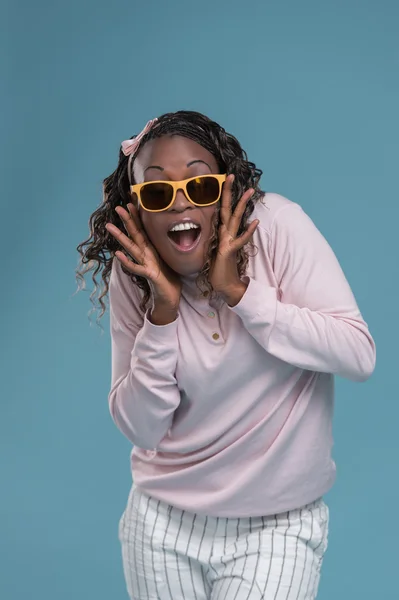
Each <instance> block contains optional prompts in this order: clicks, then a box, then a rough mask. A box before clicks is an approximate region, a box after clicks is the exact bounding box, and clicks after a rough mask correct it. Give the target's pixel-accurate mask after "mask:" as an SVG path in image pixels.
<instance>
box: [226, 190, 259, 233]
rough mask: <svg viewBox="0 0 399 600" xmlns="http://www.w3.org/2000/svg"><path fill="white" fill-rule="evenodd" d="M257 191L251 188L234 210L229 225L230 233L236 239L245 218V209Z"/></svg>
mask: <svg viewBox="0 0 399 600" xmlns="http://www.w3.org/2000/svg"><path fill="white" fill-rule="evenodd" d="M254 192H255V190H254V189H252V188H250V189H249V190H247V191H246V192H245V193H244V194H243V195H242V197H241V199H240V201H239V202H238V204H237V206H236V207H235V209H234V212H233V214H232V215H231V217H230V223H229V227H228V229H229V233H230V234H231V235H232V236H233V237H235V236H236V235H237V232H238V230H239V228H240V225H241V220H242V217H243V214H244V212H245V209H246V207H247V204H248V201H249V200H250V198H252V196H253V195H254Z"/></svg>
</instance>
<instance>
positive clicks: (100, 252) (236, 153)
mask: <svg viewBox="0 0 399 600" xmlns="http://www.w3.org/2000/svg"><path fill="white" fill-rule="evenodd" d="M165 135H179V136H183V137H187V138H190V139H191V140H194V141H195V142H197V144H200V145H201V146H203V147H204V148H205V149H206V150H208V151H209V152H210V153H211V154H212V155H213V156H214V157H215V159H216V161H217V164H218V166H219V169H220V173H226V174H227V175H229V174H230V173H234V175H235V179H234V183H233V189H232V210H234V208H235V207H236V205H237V203H238V201H239V200H240V198H241V196H242V194H243V193H244V192H245V191H246V190H247V189H249V188H253V189H254V194H253V196H252V197H251V199H250V200H249V201H248V203H247V206H246V209H245V212H244V214H243V217H242V219H241V224H240V228H239V230H238V234H237V235H241V234H242V233H243V232H244V231H245V229H246V227H247V224H248V219H249V217H250V215H251V214H252V212H253V210H254V207H255V204H256V203H257V202H258V201H259V200H260V199H261V198H262V196H263V195H264V193H263V192H262V191H261V189H260V188H259V180H260V177H261V175H262V171H261V170H260V169H257V168H256V166H255V164H254V163H252V162H249V161H248V159H247V154H246V152H245V151H244V150H243V149H242V148H241V145H240V144H239V142H238V140H237V139H236V138H235V137H234V136H232V135H231V134H229V133H227V132H226V131H225V130H224V129H223V127H221V126H220V125H218V123H216V122H215V121H212V120H211V119H209V118H208V117H206V116H204V115H202V114H200V113H198V112H194V111H178V112H174V113H167V114H164V115H162V116H161V117H159V118H158V120H157V121H156V123H155V124H154V125H153V127H152V128H151V129H150V131H149V132H148V133H146V134H145V135H144V136H143V138H142V139H141V141H140V143H139V145H138V147H137V149H136V151H135V153H134V155H133V156H132V157H131V159H130V160H128V158H127V157H126V156H125V155H124V154H123V152H122V150H120V151H119V163H118V166H117V167H116V169H115V171H114V172H113V173H111V175H109V176H108V177H106V178H105V179H104V182H103V200H102V202H101V204H100V206H99V207H98V208H97V209H96V210H95V211H94V212H93V213H92V215H91V216H90V218H89V229H90V237H89V238H88V239H87V240H85V241H83V242H81V243H80V244H79V245H78V246H77V251H78V253H79V254H80V262H79V265H78V268H77V269H76V279H77V282H78V290H77V291H79V290H81V289H85V280H84V275H85V274H86V273H87V272H89V271H93V273H92V281H93V283H94V290H93V292H92V293H91V295H90V300H91V302H92V304H93V308H92V311H93V310H95V309H96V308H98V309H99V310H100V314H99V316H98V318H97V322H98V321H99V319H101V317H102V316H103V315H104V313H105V311H106V304H105V302H104V298H105V297H106V296H107V293H108V287H109V278H110V274H111V268H112V262H113V260H114V255H115V252H116V251H117V250H120V244H119V243H118V242H117V240H116V239H115V238H114V237H113V236H112V235H111V234H110V233H109V232H108V231H107V229H106V228H105V225H106V223H113V224H115V225H116V226H117V227H120V218H119V216H118V214H117V213H116V211H115V207H116V206H118V205H121V206H123V207H124V208H126V207H127V204H128V203H129V202H131V196H130V181H131V183H132V184H134V183H136V182H135V181H134V175H133V164H134V160H135V157H136V156H137V154H138V153H139V152H140V149H141V148H142V147H143V146H144V145H145V144H146V143H147V142H148V141H150V140H153V139H156V138H159V137H162V136H165ZM134 137H136V136H132V138H131V139H134ZM128 169H129V170H130V172H129V173H128ZM219 224H220V222H219V216H218V217H217V218H216V219H215V220H214V222H213V232H212V237H211V240H210V244H209V248H208V252H207V256H206V259H205V263H204V265H203V267H202V270H201V272H200V273H199V275H198V277H197V285H198V287H199V288H200V289H201V290H202V291H208V293H209V294H210V296H212V294H213V289H212V285H211V284H210V282H209V279H208V276H209V271H210V268H211V265H212V262H213V260H214V258H215V257H216V254H217V248H218V229H219ZM251 245H252V244H251V243H250V244H248V245H247V246H244V248H241V249H240V250H239V251H238V255H237V266H238V273H239V276H240V277H242V276H243V275H244V274H245V272H246V268H247V265H248V259H249V256H250V252H249V248H248V246H251ZM252 246H253V245H252ZM122 270H123V271H124V272H125V273H126V275H127V276H129V277H130V278H131V280H132V281H133V283H135V284H136V285H137V286H138V287H139V288H140V289H141V290H142V300H141V304H140V308H141V310H142V311H143V312H145V311H146V309H147V307H148V303H149V301H150V297H151V293H150V287H149V284H148V281H147V280H146V279H145V278H144V277H139V276H137V275H134V274H132V273H130V272H128V271H127V270H126V269H125V268H124V267H123V265H122ZM100 271H101V279H102V284H103V285H102V287H100V286H99V283H98V282H97V275H98V274H99V273H100ZM96 300H97V301H98V304H99V306H96ZM92 311H91V312H92Z"/></svg>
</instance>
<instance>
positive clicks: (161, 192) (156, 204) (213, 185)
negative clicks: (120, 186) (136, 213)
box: [130, 175, 227, 212]
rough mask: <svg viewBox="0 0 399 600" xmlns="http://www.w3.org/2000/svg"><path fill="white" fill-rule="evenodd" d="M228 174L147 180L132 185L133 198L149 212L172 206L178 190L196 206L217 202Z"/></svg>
mask: <svg viewBox="0 0 399 600" xmlns="http://www.w3.org/2000/svg"><path fill="white" fill-rule="evenodd" d="M226 177H227V175H199V176H198V177H190V179H183V180H182V181H146V182H144V183H137V184H135V185H132V186H130V191H131V193H132V200H133V201H134V202H135V201H136V202H137V201H138V202H139V203H140V205H141V206H142V207H143V209H144V210H147V211H148V212H161V211H162V210H167V209H168V208H170V207H171V206H172V204H173V202H174V201H175V198H176V193H177V191H178V190H183V192H184V193H185V195H186V198H187V200H189V201H190V202H191V203H192V204H194V205H195V206H210V205H211V204H215V203H216V202H217V201H218V200H219V199H220V196H221V195H222V186H223V183H224V182H225V181H226Z"/></svg>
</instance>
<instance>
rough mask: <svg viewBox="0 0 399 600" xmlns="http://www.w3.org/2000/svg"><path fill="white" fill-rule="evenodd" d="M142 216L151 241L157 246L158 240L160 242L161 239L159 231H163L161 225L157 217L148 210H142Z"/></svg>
mask: <svg viewBox="0 0 399 600" xmlns="http://www.w3.org/2000/svg"><path fill="white" fill-rule="evenodd" d="M140 218H141V222H142V224H143V227H144V231H145V232H146V234H147V236H148V238H149V240H150V242H151V243H152V244H153V245H154V246H155V247H157V241H158V242H159V239H160V236H159V232H160V231H161V227H160V226H159V224H158V223H157V221H156V219H154V217H153V215H151V214H149V213H147V212H146V211H140Z"/></svg>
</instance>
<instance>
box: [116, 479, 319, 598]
mask: <svg viewBox="0 0 399 600" xmlns="http://www.w3.org/2000/svg"><path fill="white" fill-rule="evenodd" d="M327 535H328V507H327V505H326V504H325V503H324V501H323V500H322V499H319V500H317V501H316V502H313V503H312V504H308V505H307V506H305V507H303V508H301V509H298V510H293V511H290V512H288V513H282V514H278V515H273V516H270V517H248V518H239V519H238V518H222V517H219V518H216V517H205V516H201V515H195V514H192V513H188V512H187V511H183V510H180V509H177V508H174V507H172V506H169V505H167V504H165V503H163V502H160V501H158V500H155V499H154V498H150V497H149V496H147V495H146V494H143V493H142V492H141V491H140V490H139V489H138V488H136V486H135V485H134V484H133V486H132V489H131V492H130V494H129V500H128V503H127V506H126V510H125V511H124V513H123V515H122V517H121V519H120V522H119V539H120V541H121V545H122V558H123V569H124V573H125V579H126V584H127V590H128V593H129V596H130V598H131V600H247V599H250V600H260V599H261V598H262V599H263V598H264V599H266V600H313V599H314V598H316V594H317V589H318V585H319V579H320V568H321V564H322V561H323V556H324V553H325V551H326V548H327Z"/></svg>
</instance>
